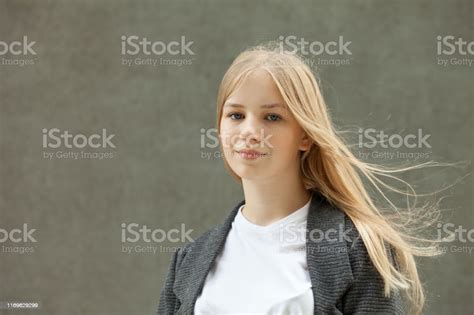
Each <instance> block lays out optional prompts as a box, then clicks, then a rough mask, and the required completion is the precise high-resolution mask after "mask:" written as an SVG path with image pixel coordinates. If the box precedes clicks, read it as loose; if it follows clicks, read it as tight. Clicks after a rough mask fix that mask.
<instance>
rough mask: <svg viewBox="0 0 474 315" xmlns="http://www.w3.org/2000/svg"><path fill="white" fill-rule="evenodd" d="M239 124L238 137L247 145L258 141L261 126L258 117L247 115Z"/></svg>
mask: <svg viewBox="0 0 474 315" xmlns="http://www.w3.org/2000/svg"><path fill="white" fill-rule="evenodd" d="M240 126H241V130H240V139H241V140H243V141H245V144H246V145H247V146H248V145H254V144H258V143H260V141H261V137H262V132H263V129H262V128H263V126H262V125H261V124H260V122H259V121H258V118H256V117H252V116H250V115H249V116H248V117H247V119H245V120H244V121H243V122H242V124H241V125H240Z"/></svg>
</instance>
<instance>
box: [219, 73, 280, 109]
mask: <svg viewBox="0 0 474 315" xmlns="http://www.w3.org/2000/svg"><path fill="white" fill-rule="evenodd" d="M225 103H226V106H228V105H229V104H240V105H244V106H246V107H247V106H248V107H253V106H262V105H267V107H275V106H270V105H276V104H279V105H280V106H277V107H283V108H285V107H286V106H285V102H284V100H283V98H282V96H281V94H280V91H279V90H278V87H277V86H276V84H275V82H274V81H273V78H272V77H271V75H270V74H269V73H268V72H267V71H265V70H262V69H259V70H255V71H253V72H252V73H250V74H249V75H248V76H247V77H246V78H245V79H244V80H243V81H242V82H241V84H240V85H239V86H238V88H237V89H236V90H235V91H233V92H232V94H231V95H230V96H229V97H228V98H227V100H226V102H225Z"/></svg>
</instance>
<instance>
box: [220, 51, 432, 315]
mask: <svg viewBox="0 0 474 315" xmlns="http://www.w3.org/2000/svg"><path fill="white" fill-rule="evenodd" d="M257 69H263V70H265V71H267V72H268V73H269V74H270V75H271V77H272V78H273V80H274V82H275V84H276V86H277V87H278V89H279V91H280V93H281V95H282V97H283V99H284V101H285V102H286V105H287V106H288V108H289V110H290V111H291V113H292V114H293V116H294V117H295V119H296V120H297V122H298V123H299V125H300V126H301V127H302V128H303V130H304V131H305V132H306V133H307V134H308V135H309V137H310V138H311V139H312V145H311V148H310V149H309V150H307V151H305V152H301V163H300V167H301V174H302V176H303V181H304V184H305V187H306V188H307V189H308V190H315V191H318V192H319V193H321V194H322V195H323V196H324V197H326V198H327V199H328V201H329V202H330V203H332V204H334V205H336V206H337V207H338V208H339V209H341V210H342V211H344V212H345V213H346V214H347V215H348V216H349V217H350V219H351V220H352V221H353V222H354V225H355V227H356V228H357V230H358V232H359V234H360V236H361V238H362V240H363V242H364V244H365V246H366V248H367V251H368V254H369V256H370V259H371V261H372V263H373V265H374V266H375V267H376V269H377V270H378V272H379V273H380V275H381V278H382V279H383V281H384V294H385V296H390V294H391V292H392V290H401V291H403V292H405V293H406V294H405V295H406V296H407V297H408V298H409V300H410V302H411V303H410V304H411V307H412V312H411V313H415V314H420V313H421V311H422V309H423V305H424V303H425V295H424V290H423V285H422V283H421V281H420V277H419V274H418V270H417V264H416V261H415V256H435V255H439V254H440V250H439V247H438V241H436V240H433V239H430V238H428V237H421V233H418V232H419V228H420V225H421V224H423V225H426V224H427V222H430V223H433V222H435V221H436V220H437V219H438V217H439V209H438V208H437V206H436V204H435V205H434V206H433V205H428V204H425V205H423V206H421V207H415V206H414V204H411V203H410V202H409V201H407V206H406V207H398V206H396V205H395V203H394V202H392V200H391V198H389V197H388V196H387V194H388V192H390V193H395V195H396V194H400V195H402V196H403V197H404V198H406V199H407V200H408V199H409V197H413V198H414V199H415V200H416V198H417V197H418V196H420V195H419V194H416V193H415V191H414V189H413V187H412V186H411V185H410V184H409V183H408V182H406V181H404V180H402V179H401V178H399V177H398V176H397V173H401V172H405V171H409V170H415V169H420V168H424V167H431V166H438V165H440V163H435V162H432V161H429V162H425V163H421V164H415V165H411V166H403V167H401V166H400V167H392V166H390V167H389V166H384V165H376V164H371V163H367V162H364V161H362V160H360V159H359V158H357V157H356V156H355V155H354V154H353V153H352V152H351V150H350V145H348V144H347V143H346V140H345V139H343V137H342V136H340V132H338V131H337V130H336V128H335V126H334V124H333V123H332V121H331V118H330V116H329V113H328V109H327V107H326V104H325V102H324V99H323V96H322V94H321V91H320V87H319V84H318V81H317V79H316V77H315V75H314V74H313V72H312V70H311V69H310V68H309V67H308V66H307V65H306V64H305V63H304V60H303V59H302V57H300V56H299V55H298V54H296V53H294V52H290V51H288V50H286V49H284V48H283V47H281V46H278V45H275V44H274V43H273V44H272V43H270V44H265V45H261V46H256V47H253V48H250V49H247V50H246V51H244V52H242V53H241V54H240V55H239V56H238V57H237V58H236V59H235V60H234V62H233V63H232V65H231V66H230V67H229V69H228V70H227V72H226V73H225V75H224V77H223V79H222V82H221V84H220V87H219V91H218V96H217V129H218V131H219V132H220V120H221V116H222V108H223V105H224V103H225V101H226V100H227V98H228V97H229V96H230V95H231V94H232V93H233V92H234V91H235V90H236V89H237V88H238V87H239V86H240V84H242V82H243V81H244V80H245V78H246V77H247V76H248V75H249V74H251V73H252V72H253V71H255V70H257ZM224 163H225V166H226V168H227V169H228V171H229V172H230V173H231V175H232V176H233V177H234V178H236V179H237V180H238V181H241V178H240V177H239V176H238V175H237V174H235V173H234V172H233V171H232V169H231V168H230V166H229V165H228V163H227V162H226V161H225V159H224ZM391 180H393V181H395V182H396V183H399V184H400V183H401V184H402V185H403V186H404V187H405V189H400V188H396V187H395V185H389V184H388V183H387V182H388V181H391ZM369 192H370V193H369ZM373 192H375V193H376V194H378V197H379V198H374V196H372V194H373ZM380 197H381V198H380ZM375 200H379V201H381V202H382V203H383V204H384V205H386V207H383V206H382V203H381V204H377V205H376V203H378V202H376V201H375ZM390 251H392V253H393V259H391V254H390Z"/></svg>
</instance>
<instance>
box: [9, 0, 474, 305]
mask: <svg viewBox="0 0 474 315" xmlns="http://www.w3.org/2000/svg"><path fill="white" fill-rule="evenodd" d="M472 17H473V3H472V1H467V0H466V1H427V0H426V1H390V2H389V1H340V0H338V1H329V0H328V1H298V2H296V1H295V2H290V1H260V2H257V1H217V0H207V1H131V0H130V1H112V0H108V1H80V2H76V1H1V2H0V40H2V41H13V40H18V39H21V38H23V36H25V35H26V36H27V37H28V38H29V39H30V40H33V41H36V44H35V46H34V47H35V50H36V52H37V55H36V56H34V59H35V64H34V65H31V66H25V67H19V66H7V65H1V66H0V89H1V90H0V106H1V107H0V149H1V151H0V228H3V229H6V230H9V229H12V228H16V227H21V226H22V225H23V224H25V223H27V224H28V226H29V227H31V228H35V229H36V232H35V237H36V238H37V240H38V242H37V243H35V244H34V249H35V252H34V253H29V254H23V255H20V254H13V253H3V252H1V253H0V254H1V256H0V258H1V259H0V301H17V300H18V301H36V302H40V303H41V305H42V308H41V309H40V310H36V311H25V312H21V311H18V310H12V311H0V312H1V313H2V314H23V313H24V314H152V313H154V312H155V308H156V305H157V303H158V299H159V292H160V290H161V287H162V285H163V281H164V277H165V275H166V272H167V268H168V263H169V260H170V257H171V254H170V253H156V254H153V253H134V254H127V253H122V250H121V248H122V245H134V244H122V242H121V229H122V228H121V224H122V223H131V222H135V223H138V224H140V225H147V226H148V227H150V228H153V229H158V228H160V229H164V230H168V229H172V228H176V227H179V226H180V225H181V224H185V225H186V227H187V228H189V229H193V232H192V236H193V237H197V236H199V235H200V234H201V233H202V232H204V231H206V230H207V229H209V228H211V227H212V226H213V225H215V224H217V223H219V222H221V221H222V220H223V218H224V217H225V216H226V215H227V213H228V212H229V211H230V210H231V209H232V207H234V206H235V205H236V203H237V202H239V201H240V200H241V199H242V198H243V195H242V191H241V187H240V186H239V185H238V184H237V183H236V182H235V181H233V180H232V178H231V177H230V176H229V175H228V174H227V173H226V171H225V169H224V167H223V164H222V161H221V160H220V159H205V158H202V157H201V153H202V152H204V151H206V150H207V149H206V150H203V149H201V147H200V141H201V132H200V130H201V128H206V129H208V128H213V127H214V122H215V98H216V93H217V87H218V84H219V82H220V80H221V78H222V75H223V74H224V72H225V70H226V69H227V67H228V66H229V65H230V63H231V61H232V60H233V58H235V57H236V55H237V54H238V53H239V52H240V51H242V50H243V49H245V48H247V47H249V46H252V45H254V44H257V43H259V42H262V41H267V40H275V39H277V38H278V37H279V36H288V35H295V36H297V37H299V38H301V37H304V38H306V39H308V40H311V41H314V40H318V41H322V42H327V41H332V40H337V39H338V37H339V36H343V37H344V39H345V40H348V41H351V42H352V43H351V45H350V48H351V51H352V55H351V56H349V58H350V65H345V66H339V67H337V66H322V67H319V68H318V69H316V70H317V72H318V75H319V76H320V78H321V85H322V89H323V92H324V94H325V97H326V101H327V103H328V106H329V109H330V111H331V113H332V115H333V117H334V121H335V122H336V123H337V124H338V126H342V127H344V126H352V125H357V126H363V127H365V128H376V129H377V130H389V132H391V133H399V134H406V133H416V131H417V130H418V129H420V128H421V129H422V130H423V131H424V132H425V133H429V134H431V136H430V138H429V141H430V144H431V148H430V149H429V150H426V149H423V150H424V151H423V152H425V151H426V152H428V151H429V153H430V159H435V160H438V161H442V162H456V161H470V160H471V159H472V122H473V121H472V120H473V119H472V117H473V116H472V105H473V88H472V82H473V67H469V66H449V67H443V66H439V65H438V64H437V57H438V56H437V53H436V37H437V36H438V35H442V36H444V35H454V36H456V37H462V38H464V39H466V40H470V41H472V40H474V38H473V37H472V35H473V22H472V21H473V19H472ZM123 35H138V36H141V37H147V38H149V39H152V40H162V41H170V40H176V39H179V38H180V37H181V36H185V37H186V38H187V39H189V40H191V41H193V42H194V44H193V46H192V48H193V51H194V52H195V55H194V56H192V58H193V64H192V65H189V66H182V67H178V66H159V67H153V66H135V67H127V66H123V65H122V64H121V58H122V55H121V50H120V49H121V48H120V45H121V36H123ZM168 57H169V56H168ZM467 57H470V58H472V55H471V56H467ZM44 128H60V129H61V130H69V131H70V132H72V133H83V134H86V135H90V134H93V133H97V132H99V131H100V130H102V129H103V128H106V129H107V130H108V131H109V132H110V133H112V134H115V137H114V139H113V141H114V143H115V145H116V148H115V149H113V150H109V151H113V153H114V154H115V156H114V158H112V159H104V160H98V159H79V160H73V159H52V160H48V159H44V158H43V151H45V150H44V149H43V147H42V129H44ZM49 151H55V150H49ZM56 151H57V150H56ZM63 151H67V150H64V148H63ZM208 151H209V150H208ZM211 151H212V150H211ZM369 151H370V150H369ZM405 151H408V150H405ZM424 161H426V160H424V159H422V160H421V161H420V160H418V161H415V160H408V162H424ZM376 162H380V163H385V162H394V161H389V160H387V159H383V158H379V159H376ZM468 172H470V168H467V169H466V168H465V169H463V170H458V169H456V170H450V171H448V172H446V171H437V170H433V169H428V170H424V171H422V172H421V173H417V175H407V177H406V178H411V179H413V180H419V179H429V180H426V181H422V182H421V183H420V186H419V187H418V188H419V189H420V190H421V191H422V192H426V191H430V190H432V189H434V188H436V187H438V188H439V187H441V186H443V185H446V184H449V183H451V182H453V180H455V179H456V178H459V177H460V176H462V175H463V174H466V173H468ZM472 192H473V191H472V180H471V178H470V177H468V178H467V179H465V180H464V181H461V182H460V183H459V184H458V185H456V186H455V188H454V189H451V190H449V191H448V194H449V198H446V199H445V200H444V203H443V207H444V208H446V209H451V210H453V211H451V212H449V214H448V216H447V218H446V221H447V222H452V223H453V224H455V225H456V226H457V225H462V226H463V227H465V228H467V229H473V228H474V224H473V217H472ZM137 244H141V245H150V244H146V243H145V242H139V243H137ZM457 244H458V245H467V246H469V247H471V248H472V247H473V244H472V242H468V243H466V244H462V243H457ZM2 245H8V246H12V245H15V244H11V243H10V244H2ZM151 245H153V246H159V245H163V246H179V245H182V244H181V243H177V244H175V243H166V244H156V243H155V244H151ZM473 271H474V270H473V254H472V253H471V254H469V253H454V252H448V253H447V254H446V255H445V256H444V257H442V258H439V259H433V260H429V259H423V260H421V261H420V272H421V275H422V279H423V281H424V282H425V284H426V287H427V290H428V302H427V307H426V314H447V313H449V314H468V313H472V312H473V311H474V304H473V299H472V297H473V296H474V290H473V287H474V281H473V280H474V278H473V277H474V276H473V274H474V272H473Z"/></svg>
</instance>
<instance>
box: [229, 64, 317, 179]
mask: <svg viewBox="0 0 474 315" xmlns="http://www.w3.org/2000/svg"><path fill="white" fill-rule="evenodd" d="M220 123H221V125H220V126H221V127H220V128H221V130H220V138H221V143H222V146H223V151H224V156H225V158H226V160H227V163H228V164H229V166H230V167H231V168H232V170H233V171H234V172H235V173H236V174H237V175H238V176H240V177H241V178H243V179H268V178H274V177H276V176H282V175H284V174H286V173H287V172H293V171H298V170H299V159H300V151H306V150H308V149H309V145H310V141H309V139H308V137H307V136H306V134H305V132H304V131H303V129H302V128H301V127H300V126H299V124H298V123H297V121H296V119H295V118H294V117H293V115H292V114H291V112H290V111H289V109H288V108H287V106H286V105H285V102H284V100H283V98H282V97H281V95H280V92H279V90H278V88H277V86H276V85H275V82H274V81H273V79H272V77H271V76H270V74H268V73H267V72H266V71H265V70H255V71H254V72H252V73H251V74H250V75H249V76H248V77H247V78H246V79H245V81H244V82H243V83H242V85H241V86H240V87H239V88H238V89H237V90H235V91H234V93H232V94H231V95H230V96H229V98H228V99H227V100H226V101H225V104H224V107H223V111H222V117H221V121H220Z"/></svg>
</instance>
